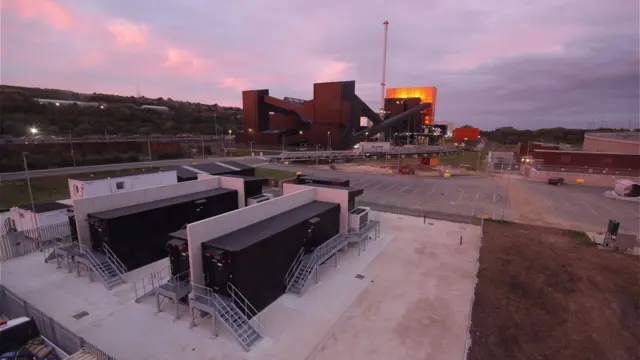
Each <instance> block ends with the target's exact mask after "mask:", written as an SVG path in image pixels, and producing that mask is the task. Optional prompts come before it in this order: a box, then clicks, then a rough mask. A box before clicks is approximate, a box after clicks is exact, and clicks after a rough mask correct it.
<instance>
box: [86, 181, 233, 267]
mask: <svg viewBox="0 0 640 360" xmlns="http://www.w3.org/2000/svg"><path fill="white" fill-rule="evenodd" d="M237 208H238V192H237V191H236V190H230V189H224V188H217V189H212V190H207V191H201V192H197V193H193V194H187V195H182V196H177V197H172V198H168V199H163V200H157V201H151V202H148V203H143V204H138V205H133V206H126V207H122V208H118V209H113V210H107V211H103V212H99V213H94V214H89V216H88V220H89V230H90V233H91V246H92V248H93V249H94V250H96V251H102V252H104V250H103V248H102V244H103V243H104V244H107V245H108V246H109V248H111V250H112V251H113V252H114V253H115V254H116V256H117V257H118V258H119V259H120V260H121V261H122V263H123V264H124V265H125V266H126V267H127V269H128V270H129V271H131V270H134V269H137V268H139V267H141V266H144V265H147V264H150V263H152V262H154V261H158V260H160V259H162V258H164V257H166V256H167V250H166V243H167V241H168V240H169V235H168V234H169V233H171V232H174V231H177V230H180V229H181V228H183V227H184V226H185V225H186V224H188V223H192V222H196V221H199V220H203V219H206V218H209V217H213V216H217V215H220V214H223V213H226V212H229V211H232V210H236V209H237Z"/></svg>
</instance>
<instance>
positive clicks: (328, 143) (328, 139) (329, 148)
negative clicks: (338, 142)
mask: <svg viewBox="0 0 640 360" xmlns="http://www.w3.org/2000/svg"><path fill="white" fill-rule="evenodd" d="M327 150H331V131H327Z"/></svg>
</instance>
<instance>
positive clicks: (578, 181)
mask: <svg viewBox="0 0 640 360" xmlns="http://www.w3.org/2000/svg"><path fill="white" fill-rule="evenodd" d="M576 184H584V179H576Z"/></svg>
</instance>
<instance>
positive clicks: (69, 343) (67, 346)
mask: <svg viewBox="0 0 640 360" xmlns="http://www.w3.org/2000/svg"><path fill="white" fill-rule="evenodd" d="M0 315H3V316H6V317H8V318H9V319H13V318H18V317H23V316H26V317H30V318H32V319H33V320H34V321H35V322H36V324H37V326H38V330H40V334H41V335H42V336H44V337H45V338H47V340H49V341H51V342H52V343H53V344H54V345H55V346H57V347H58V348H59V349H60V350H62V351H64V352H65V353H67V354H73V353H75V352H77V351H79V350H81V349H85V350H86V351H88V352H89V353H91V354H93V355H95V356H96V357H97V358H98V359H100V360H115V359H114V358H113V357H111V356H109V355H107V354H106V353H105V352H104V351H102V350H100V349H99V348H98V347H97V346H95V345H93V344H92V343H90V342H88V341H86V340H85V339H83V338H82V337H80V336H78V335H77V334H75V333H73V332H72V331H71V330H69V329H67V328H66V327H64V326H62V325H61V324H60V323H59V322H57V321H55V320H54V319H52V318H51V317H49V316H47V315H46V314H45V313H43V312H42V311H40V310H38V309H37V308H36V307H34V306H33V305H31V304H29V303H28V302H26V301H25V300H23V299H22V298H20V297H19V296H18V295H16V294H14V293H13V292H12V291H11V290H9V289H7V288H6V287H5V286H4V285H0Z"/></svg>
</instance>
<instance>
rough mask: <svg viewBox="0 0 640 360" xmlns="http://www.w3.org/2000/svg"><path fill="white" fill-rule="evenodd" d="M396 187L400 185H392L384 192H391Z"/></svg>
mask: <svg viewBox="0 0 640 360" xmlns="http://www.w3.org/2000/svg"><path fill="white" fill-rule="evenodd" d="M396 186H398V185H395V184H394V185H391V186H389V187H388V188H386V189H384V191H389V190H391V189H393V188H394V187H396Z"/></svg>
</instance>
